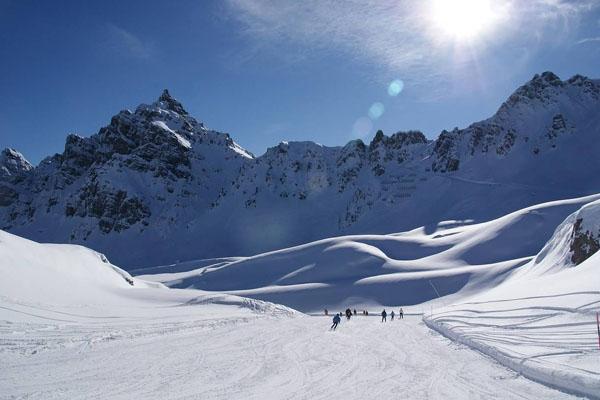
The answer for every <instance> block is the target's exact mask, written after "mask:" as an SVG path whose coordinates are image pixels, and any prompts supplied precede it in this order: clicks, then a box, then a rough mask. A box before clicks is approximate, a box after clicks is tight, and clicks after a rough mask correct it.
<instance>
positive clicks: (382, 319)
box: [381, 309, 387, 322]
mask: <svg viewBox="0 0 600 400" xmlns="http://www.w3.org/2000/svg"><path fill="white" fill-rule="evenodd" d="M381 322H387V313H386V312H385V309H384V310H383V311H382V312H381Z"/></svg>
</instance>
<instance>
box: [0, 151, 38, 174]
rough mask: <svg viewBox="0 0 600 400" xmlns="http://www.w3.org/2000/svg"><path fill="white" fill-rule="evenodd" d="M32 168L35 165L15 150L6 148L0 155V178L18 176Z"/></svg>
mask: <svg viewBox="0 0 600 400" xmlns="http://www.w3.org/2000/svg"><path fill="white" fill-rule="evenodd" d="M32 168H33V165H31V163H30V162H29V161H27V159H25V157H24V156H23V154H21V153H19V152H18V151H16V150H15V149H11V148H6V149H4V150H2V152H1V153H0V176H11V175H18V174H21V173H24V172H27V171H30V170H31V169H32Z"/></svg>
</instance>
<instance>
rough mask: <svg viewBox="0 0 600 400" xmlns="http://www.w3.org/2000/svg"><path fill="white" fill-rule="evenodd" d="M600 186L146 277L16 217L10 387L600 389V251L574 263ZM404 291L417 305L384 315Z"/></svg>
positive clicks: (314, 392) (480, 395) (392, 393)
mask: <svg viewBox="0 0 600 400" xmlns="http://www.w3.org/2000/svg"><path fill="white" fill-rule="evenodd" d="M596 198H597V197H589V198H582V199H575V200H568V201H561V202H554V203H547V204H543V205H539V206H535V207H530V208H528V209H525V210H521V211H519V212H516V213H513V214H510V215H508V216H506V217H503V218H500V219H498V220H494V221H490V222H488V223H483V224H476V225H468V224H467V225H465V224H454V225H445V226H444V227H443V228H442V229H439V230H437V231H435V232H423V231H422V230H416V231H412V232H407V233H404V234H398V235H391V236H389V237H383V236H378V237H375V236H361V237H344V238H337V239H330V240H326V241H320V242H315V243H312V244H308V245H305V246H300V247H296V248H292V249H287V250H282V251H280V252H272V253H267V254H264V255H260V256H257V257H252V258H245V259H239V258H229V259H216V260H207V261H204V262H203V264H202V263H199V262H189V263H186V264H180V265H176V266H169V267H160V268H155V269H152V270H144V272H145V273H146V275H144V279H140V277H132V276H131V275H129V273H127V272H125V271H123V270H121V269H120V268H118V267H116V266H114V265H112V264H110V262H109V261H108V260H107V259H106V258H105V257H104V256H103V255H101V254H99V253H96V252H94V251H92V250H89V249H86V248H84V247H81V246H71V245H46V244H38V243H35V242H32V241H29V240H25V239H22V238H19V237H17V236H14V235H11V234H8V233H5V232H3V231H0V276H1V277H2V279H0V399H14V398H39V399H52V398H65V399H90V398H123V399H128V398H161V399H162V398H166V399H169V398H177V399H179V398H190V399H280V398H286V399H287V398H290V399H315V398H316V399H319V398H345V399H381V398H410V399H467V398H468V399H523V398H527V399H531V398H544V399H561V398H573V397H574V396H577V395H581V396H585V397H588V398H600V368H599V367H598V365H600V364H599V363H598V359H599V358H598V357H600V350H599V349H598V348H597V346H598V341H597V340H598V338H597V336H596V335H597V333H596V330H595V329H596V328H595V313H596V312H597V311H600V307H599V306H600V289H599V288H600V278H599V276H600V275H598V272H597V270H598V269H597V265H598V264H599V263H600V253H596V254H595V255H593V256H591V257H590V258H588V259H586V260H585V261H583V262H582V263H581V264H579V265H574V264H573V263H572V262H571V247H570V243H572V237H573V232H574V230H573V229H574V226H575V225H577V226H584V227H585V229H587V230H588V233H590V232H592V233H593V232H596V231H599V232H600V230H599V229H598V228H599V227H600V201H598V202H593V201H594V200H596ZM592 202H593V203H592ZM588 203H589V204H588ZM585 204H588V205H587V206H586V205H585ZM582 206H583V207H582ZM573 211H575V212H574V213H573ZM571 213H572V214H571ZM569 214H570V215H569ZM582 216H583V217H582ZM584 217H585V218H584ZM565 218H566V219H565ZM582 218H583V219H582ZM580 219H581V221H583V223H582V222H581V221H580ZM561 221H563V222H562V223H561ZM552 224H554V227H553V228H551V227H552ZM557 225H558V228H556V226H557ZM527 232H529V233H530V235H531V234H534V235H538V236H540V237H541V236H543V242H545V243H546V245H545V246H543V243H540V241H541V240H542V239H540V237H537V236H535V237H530V235H528V234H527ZM552 232H554V233H552ZM592 233H590V235H592ZM590 237H591V238H594V237H595V236H593V235H592V236H590ZM530 251H534V252H533V253H528V252H530ZM536 253H537V255H536ZM409 256H412V257H413V258H412V259H411V258H409ZM511 256H514V258H511ZM353 261H355V262H354V263H353ZM278 265H279V267H278ZM150 273H151V274H155V275H150ZM457 274H459V275H460V274H464V275H465V277H464V281H463V282H459V284H456V281H455V276H456V275H457ZM238 275H239V276H238ZM344 277H347V278H348V279H347V280H346V281H344V279H343V278H344ZM153 278H154V279H153ZM227 279H231V280H230V281H227ZM245 279H247V280H245ZM161 282H165V283H167V284H169V285H171V286H175V287H176V286H183V287H187V286H188V285H187V283H185V282H191V283H194V285H189V286H195V284H196V283H202V282H204V284H206V282H212V283H214V284H215V285H217V286H218V285H228V286H227V288H226V289H227V291H228V292H229V293H220V292H218V291H213V292H207V291H203V290H198V289H189V288H168V287H167V286H165V285H163V283H161ZM178 283H180V284H181V285H179V284H178ZM240 284H244V285H246V287H241V288H239V289H238V290H236V285H240ZM369 285H371V289H370V291H365V290H364V289H363V287H364V286H369ZM419 285H421V286H419ZM286 286H289V287H286ZM436 287H439V289H438V288H436ZM282 288H283V290H282ZM327 288H329V290H330V291H331V293H333V294H332V296H331V297H327V296H325V297H323V298H318V297H319V295H320V294H321V293H327ZM424 288H425V289H424ZM407 289H410V290H407ZM449 289H452V290H449ZM423 290H427V291H428V292H427V293H426V294H423V293H421V291H423ZM440 290H441V291H442V293H439V294H441V295H442V297H441V298H438V299H434V300H430V299H432V298H433V297H434V296H433V295H431V293H430V292H431V291H433V293H435V294H436V296H437V294H438V292H439V291H440ZM403 291H405V292H403ZM231 293H236V294H241V293H242V294H253V295H254V297H257V298H263V299H264V298H265V297H268V296H270V295H272V294H273V293H276V295H277V296H278V298H279V299H280V300H281V302H282V303H285V304H288V305H290V304H294V302H296V304H299V305H303V307H304V308H305V309H311V308H314V309H317V308H318V307H317V306H316V305H317V304H319V305H322V304H327V305H341V304H343V303H342V302H345V305H347V306H350V307H356V308H358V309H359V310H360V309H361V308H360V307H359V305H361V306H362V305H364V306H365V307H368V309H369V312H370V314H371V316H369V317H366V316H362V315H359V316H356V317H353V318H352V320H350V321H345V320H344V321H342V323H341V325H340V326H339V327H338V329H337V330H336V331H335V332H332V331H330V330H329V326H330V324H331V320H330V318H331V316H329V317H324V316H321V315H315V316H308V315H305V314H301V313H299V312H297V311H294V310H292V309H290V308H287V307H286V306H284V305H277V304H274V303H270V302H266V301H263V300H260V299H250V298H244V297H238V296H236V295H232V294H231ZM444 295H445V296H444ZM311 296H312V297H314V298H315V299H313V300H312V301H313V302H305V301H306V299H310V298H311ZM407 296H408V297H407ZM411 296H416V297H411ZM382 299H384V300H386V301H389V303H382V302H381V300H382ZM407 299H408V301H406V300H407ZM424 300H430V301H429V302H428V303H422V301H424ZM399 301H402V302H403V303H402V304H403V305H404V310H405V311H406V312H408V313H410V314H411V315H407V316H406V318H405V319H403V320H397V319H396V321H388V322H386V323H382V322H380V318H379V317H378V316H376V315H377V314H378V313H379V312H380V311H381V308H382V304H385V306H386V308H388V312H389V311H391V309H390V308H389V307H388V306H389V305H390V304H392V305H395V307H394V309H395V310H396V311H397V305H398V302H399ZM395 302H396V303H395ZM409 304H414V306H407V305H409ZM344 308H345V307H344ZM341 309H342V308H341V307H339V308H338V307H337V306H336V307H335V308H331V307H330V310H331V311H332V312H334V311H338V310H341ZM420 312H425V314H426V315H425V318H424V320H423V318H422V316H421V315H419V313H420ZM388 318H389V317H388ZM430 328H432V329H430ZM473 350H478V351H473ZM527 378H529V379H527ZM542 383H543V384H542ZM556 389H560V391H559V390H556Z"/></svg>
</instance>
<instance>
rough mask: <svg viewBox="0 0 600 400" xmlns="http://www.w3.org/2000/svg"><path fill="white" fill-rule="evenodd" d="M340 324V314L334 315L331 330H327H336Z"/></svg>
mask: <svg viewBox="0 0 600 400" xmlns="http://www.w3.org/2000/svg"><path fill="white" fill-rule="evenodd" d="M339 323H340V314H335V316H334V317H333V325H331V328H329V330H332V329H333V330H334V331H335V328H337V326H338V324H339Z"/></svg>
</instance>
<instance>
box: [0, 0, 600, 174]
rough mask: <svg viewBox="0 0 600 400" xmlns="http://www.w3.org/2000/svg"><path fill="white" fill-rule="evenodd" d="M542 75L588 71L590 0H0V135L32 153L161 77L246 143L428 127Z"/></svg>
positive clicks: (596, 31) (593, 44)
mask: <svg viewBox="0 0 600 400" xmlns="http://www.w3.org/2000/svg"><path fill="white" fill-rule="evenodd" d="M441 1H445V3H441ZM477 1H483V3H482V4H484V6H483V8H482V6H481V5H480V3H476V2H477ZM448 3H451V4H452V6H451V7H450V8H449V7H448V5H447V4H448ZM545 70H552V71H554V72H555V73H557V74H558V75H559V76H560V77H561V78H563V79H566V78H568V77H570V76H571V75H573V74H575V73H581V74H584V75H588V76H590V77H594V78H600V4H599V1H586V0H580V1H573V2H569V1H563V0H528V1H518V0H498V1H492V0H490V1H484V0H475V2H474V1H473V0H457V1H451V0H439V1H438V0H431V1H429V0H411V1H389V2H387V1H385V0H382V1H373V2H368V1H356V2H346V3H342V2H334V1H331V2H330V1H327V0H305V1H285V0H281V1H273V2H269V1H260V0H248V1H243V0H223V1H208V0H207V1H185V0H180V1H174V2H171V1H152V0H145V1H124V0H120V1H106V0H105V1H42V0H40V1H26V0H12V1H11V0H8V1H6V0H0V72H1V73H0V93H1V95H0V146H1V147H13V148H16V149H18V150H19V151H21V152H22V153H23V154H24V155H25V156H26V157H27V158H28V159H30V161H32V162H34V163H37V162H39V161H40V160H41V159H42V158H44V157H45V156H47V155H51V154H53V153H55V152H60V151H62V149H63V146H64V139H65V136H66V135H67V134H68V133H78V134H81V135H84V136H87V135H91V134H93V133H96V132H97V131H98V129H99V128H100V127H101V126H104V125H106V124H107V123H108V122H109V121H110V117H111V116H112V115H114V114H116V113H117V112H118V111H119V110H121V109H124V108H130V109H132V108H135V107H136V106H137V105H138V104H139V103H142V102H146V103H148V102H152V101H154V100H155V99H156V98H157V97H158V96H159V94H160V91H161V90H162V89H163V88H168V89H169V90H170V91H171V93H172V94H173V95H174V96H175V97H177V98H178V99H180V100H181V101H182V103H183V104H184V106H185V107H186V108H187V109H188V111H189V112H190V113H191V114H192V115H194V116H195V117H196V118H197V119H198V120H200V121H203V122H205V124H207V125H208V126H209V127H210V128H213V129H216V130H220V131H224V132H229V133H230V134H231V135H232V136H233V138H234V139H235V140H236V141H237V142H238V143H239V144H241V145H242V146H244V147H246V148H247V149H249V150H250V151H252V152H254V153H255V154H262V153H263V152H264V151H265V150H266V148H267V147H269V146H273V145H276V144H277V143H278V142H280V141H282V140H314V141H317V142H319V143H322V144H326V145H343V144H345V143H346V142H347V141H348V140H350V139H353V138H356V137H361V138H363V139H365V140H367V141H368V140H370V139H371V137H372V136H373V134H374V132H375V131H376V130H377V129H383V131H384V132H385V133H387V134H391V133H394V132H396V131H398V130H407V129H420V130H422V131H423V132H425V134H426V135H427V136H428V137H430V138H435V137H437V135H438V134H439V132H440V131H441V130H442V129H444V128H446V129H451V128H453V127H454V126H458V127H464V126H466V125H468V124H470V123H471V122H474V121H477V120H481V119H484V118H486V117H488V116H490V115H491V114H493V113H494V112H495V110H496V109H497V108H498V107H499V105H500V104H501V102H502V101H504V100H505V99H506V97H507V96H508V95H509V94H510V93H511V92H512V91H513V90H514V89H515V88H516V87H517V86H518V85H520V84H522V83H523V82H525V81H526V80H528V79H530V78H531V77H532V76H533V74H534V73H536V72H542V71H545ZM394 80H401V82H402V85H401V86H398V85H397V86H395V89H398V88H399V87H402V91H400V92H399V93H398V94H397V95H396V96H390V94H389V93H388V89H389V85H390V83H391V82H392V81H394ZM392 89H394V88H392ZM396 92H397V90H396ZM394 94H395V93H394ZM374 103H381V104H379V105H376V106H374V107H372V105H373V104H374ZM382 106H383V107H382ZM369 110H371V112H369ZM382 111H383V113H382Z"/></svg>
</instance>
